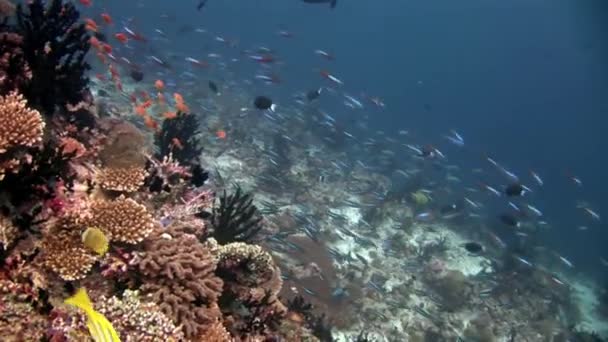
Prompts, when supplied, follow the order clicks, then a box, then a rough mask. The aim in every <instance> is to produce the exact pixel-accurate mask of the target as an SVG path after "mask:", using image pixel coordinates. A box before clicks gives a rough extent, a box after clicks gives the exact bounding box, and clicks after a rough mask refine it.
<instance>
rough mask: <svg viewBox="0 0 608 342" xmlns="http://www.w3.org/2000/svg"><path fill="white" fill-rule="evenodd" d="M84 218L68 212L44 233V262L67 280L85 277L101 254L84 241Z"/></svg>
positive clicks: (42, 249)
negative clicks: (85, 244) (91, 249)
mask: <svg viewBox="0 0 608 342" xmlns="http://www.w3.org/2000/svg"><path fill="white" fill-rule="evenodd" d="M83 227H84V226H83V220H82V218H81V217H80V216H79V215H78V214H75V213H67V214H66V215H64V216H63V217H61V218H60V219H59V220H57V222H55V223H54V224H52V226H51V227H50V228H49V229H48V230H47V231H46V232H45V233H44V234H43V238H42V245H41V251H42V254H41V258H42V263H43V264H44V265H45V266H46V267H47V268H49V269H51V270H52V271H54V272H55V273H57V274H58V275H59V276H60V277H61V278H62V279H63V280H68V281H70V280H77V279H82V278H84V277H85V276H86V275H87V273H88V272H89V271H90V270H91V268H92V267H93V265H94V264H95V262H96V261H97V256H96V255H95V254H93V252H92V251H90V250H88V249H86V248H85V247H84V245H83V244H82V240H81V234H82V231H83Z"/></svg>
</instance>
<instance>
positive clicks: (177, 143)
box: [171, 138, 184, 150]
mask: <svg viewBox="0 0 608 342" xmlns="http://www.w3.org/2000/svg"><path fill="white" fill-rule="evenodd" d="M171 147H177V148H178V149H180V150H183V149H184V145H183V144H182V142H181V141H179V139H177V138H173V139H171Z"/></svg>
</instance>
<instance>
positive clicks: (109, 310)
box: [95, 290, 184, 342]
mask: <svg viewBox="0 0 608 342" xmlns="http://www.w3.org/2000/svg"><path fill="white" fill-rule="evenodd" d="M96 302H97V304H96V305H95V308H96V309H97V310H98V311H99V312H100V313H101V314H103V315H104V316H105V317H106V318H107V319H108V320H109V321H110V322H112V324H113V326H114V328H115V329H116V331H117V332H118V333H119V334H120V335H121V340H122V341H125V342H129V341H133V342H152V341H168V340H171V339H172V340H173V341H182V340H183V339H184V336H183V334H182V332H181V329H180V328H179V327H176V326H175V324H173V322H172V321H171V319H170V318H168V317H167V316H165V314H164V313H162V312H161V311H160V308H159V307H158V306H157V305H156V304H154V303H144V302H141V300H140V297H139V294H138V293H137V292H136V291H129V290H127V291H125V292H124V294H123V297H122V299H120V298H117V297H116V296H113V297H110V298H105V297H103V296H102V297H100V298H99V300H97V301H96Z"/></svg>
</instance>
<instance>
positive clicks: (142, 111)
mask: <svg viewBox="0 0 608 342" xmlns="http://www.w3.org/2000/svg"><path fill="white" fill-rule="evenodd" d="M135 114H137V115H139V116H142V117H146V115H148V112H147V110H146V107H144V106H142V105H139V106H135Z"/></svg>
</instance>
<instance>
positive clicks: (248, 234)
mask: <svg viewBox="0 0 608 342" xmlns="http://www.w3.org/2000/svg"><path fill="white" fill-rule="evenodd" d="M252 203H253V197H252V196H251V195H250V194H246V193H243V192H242V190H241V188H240V187H237V189H236V192H235V193H234V194H232V195H227V194H226V191H224V193H223V195H222V196H220V203H219V206H218V207H217V208H214V210H213V218H212V222H213V234H212V236H213V238H215V239H216V240H217V242H218V243H220V244H225V243H229V242H235V241H249V240H251V239H252V238H253V237H254V236H255V235H256V234H257V233H258V232H259V231H260V230H261V229H262V225H261V224H260V222H261V221H262V217H261V216H260V215H259V213H258V211H257V208H256V207H255V206H254V205H253V204H252Z"/></svg>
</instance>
